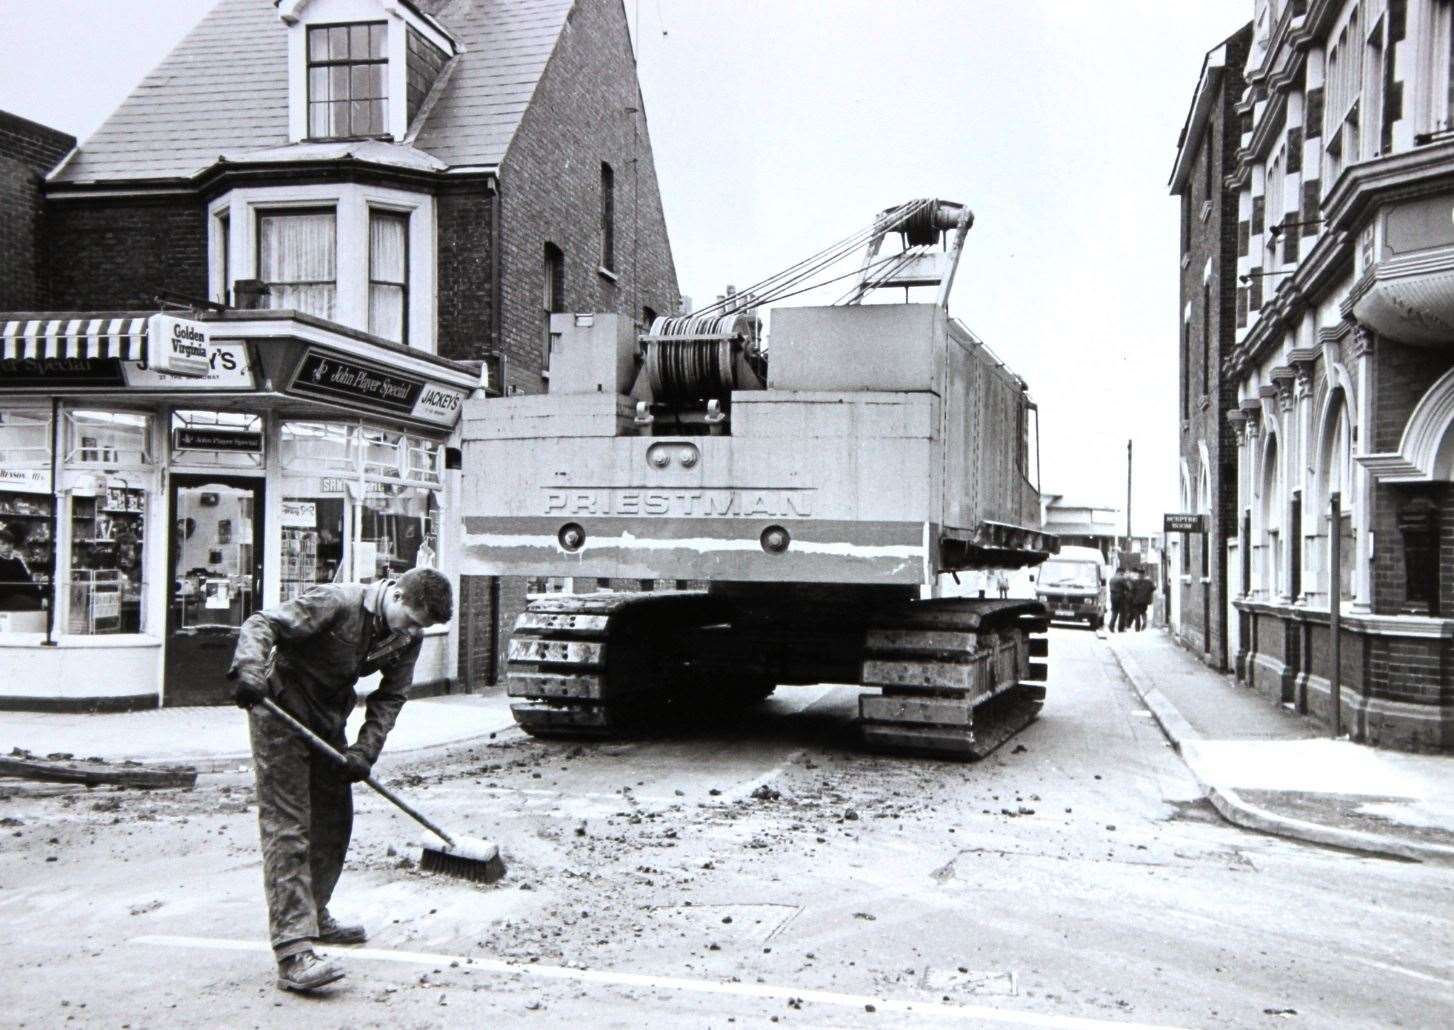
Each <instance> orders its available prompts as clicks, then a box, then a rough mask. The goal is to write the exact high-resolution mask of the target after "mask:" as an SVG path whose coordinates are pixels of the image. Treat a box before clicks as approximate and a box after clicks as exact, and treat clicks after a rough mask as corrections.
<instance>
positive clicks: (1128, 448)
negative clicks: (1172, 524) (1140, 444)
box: [1126, 440, 1131, 551]
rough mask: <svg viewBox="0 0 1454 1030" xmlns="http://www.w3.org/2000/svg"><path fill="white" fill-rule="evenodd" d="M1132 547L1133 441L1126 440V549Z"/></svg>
mask: <svg viewBox="0 0 1454 1030" xmlns="http://www.w3.org/2000/svg"><path fill="white" fill-rule="evenodd" d="M1130 549H1131V441H1130V440H1127V441H1126V550H1128V551H1129V550H1130Z"/></svg>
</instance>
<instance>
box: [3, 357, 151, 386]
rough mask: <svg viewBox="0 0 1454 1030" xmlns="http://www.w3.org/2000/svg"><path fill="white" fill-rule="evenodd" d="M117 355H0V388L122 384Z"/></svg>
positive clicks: (124, 383) (124, 382) (123, 380)
mask: <svg viewBox="0 0 1454 1030" xmlns="http://www.w3.org/2000/svg"><path fill="white" fill-rule="evenodd" d="M121 364H122V363H121V359H120V358H0V390H27V389H29V390H36V389H39V390H55V389H59V388H62V387H64V388H68V389H69V388H73V387H85V386H100V387H116V386H125V385H126V380H125V379H124V378H123V377H122V373H121Z"/></svg>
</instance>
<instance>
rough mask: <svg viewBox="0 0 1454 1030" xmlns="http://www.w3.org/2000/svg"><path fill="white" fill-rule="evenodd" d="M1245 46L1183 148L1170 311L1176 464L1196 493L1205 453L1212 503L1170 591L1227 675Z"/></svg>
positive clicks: (1190, 639)
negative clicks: (1175, 296) (1179, 264)
mask: <svg viewBox="0 0 1454 1030" xmlns="http://www.w3.org/2000/svg"><path fill="white" fill-rule="evenodd" d="M1251 38H1252V33H1251V27H1250V26H1248V27H1247V28H1244V29H1243V30H1242V31H1240V32H1238V33H1237V34H1236V35H1234V36H1233V37H1232V38H1230V39H1229V40H1227V42H1226V46H1227V62H1226V72H1225V74H1224V77H1223V79H1222V85H1221V89H1220V95H1219V96H1218V98H1217V105H1216V108H1215V109H1214V111H1213V113H1212V115H1211V117H1210V118H1209V120H1208V124H1207V130H1206V131H1207V134H1208V136H1207V139H1208V141H1209V142H1206V143H1201V144H1198V141H1196V140H1187V141H1186V142H1185V143H1184V146H1187V147H1197V146H1200V152H1199V153H1198V155H1197V159H1196V162H1195V167H1193V168H1192V169H1191V173H1190V174H1189V175H1188V176H1187V180H1186V184H1185V190H1186V193H1187V194H1188V195H1187V196H1184V197H1183V203H1182V205H1181V209H1182V218H1183V220H1187V219H1189V220H1190V224H1189V225H1186V224H1184V225H1183V226H1182V233H1183V238H1185V239H1186V240H1188V248H1187V251H1186V253H1187V255H1188V256H1187V260H1186V261H1185V263H1184V266H1183V268H1182V271H1181V290H1180V296H1179V303H1178V305H1177V310H1176V319H1177V322H1176V339H1177V341H1178V353H1179V354H1180V353H1182V352H1181V348H1180V340H1181V332H1182V312H1183V311H1185V310H1186V308H1187V305H1188V304H1189V305H1190V307H1191V321H1190V332H1189V341H1190V346H1189V347H1188V348H1187V349H1186V351H1185V353H1184V354H1183V356H1182V360H1181V364H1182V367H1181V370H1180V375H1181V379H1180V384H1179V385H1180V387H1181V388H1182V389H1184V390H1187V391H1188V392H1189V394H1190V405H1189V411H1188V415H1187V418H1186V420H1185V421H1184V422H1183V423H1182V425H1181V446H1180V455H1181V458H1182V460H1184V461H1185V463H1186V468H1187V469H1189V470H1190V475H1191V477H1192V479H1191V481H1192V489H1193V491H1200V471H1201V465H1202V457H1201V446H1200V444H1202V443H1205V444H1206V448H1207V460H1208V465H1209V467H1210V470H1211V475H1210V479H1211V492H1212V496H1211V498H1210V499H1209V500H1208V499H1206V498H1202V497H1200V496H1198V497H1197V498H1196V503H1197V508H1198V510H1201V509H1202V508H1203V507H1205V508H1207V509H1209V510H1210V512H1211V515H1210V518H1209V525H1208V534H1207V538H1206V542H1205V544H1203V542H1202V540H1201V539H1200V538H1198V537H1195V536H1187V537H1185V538H1184V543H1183V547H1184V548H1185V549H1187V551H1188V553H1189V568H1190V573H1191V582H1190V583H1186V584H1182V583H1180V582H1176V583H1174V585H1173V587H1172V589H1175V590H1180V591H1181V599H1180V600H1181V625H1182V627H1183V632H1182V634H1181V642H1182V643H1183V645H1184V646H1186V647H1188V648H1190V649H1193V650H1195V651H1196V652H1197V653H1198V654H1200V655H1201V656H1202V657H1203V658H1204V660H1206V661H1207V662H1208V663H1210V664H1212V665H1214V666H1216V667H1217V668H1222V669H1225V668H1227V663H1228V662H1229V661H1230V659H1231V657H1232V656H1230V655H1228V654H1227V627H1226V611H1227V569H1226V541H1227V540H1228V539H1229V538H1231V537H1235V536H1236V535H1237V530H1238V520H1237V443H1236V438H1235V436H1234V435H1233V434H1232V431H1231V427H1230V425H1229V424H1228V422H1227V420H1226V413H1227V412H1228V411H1229V410H1231V408H1233V407H1234V406H1235V405H1236V402H1237V387H1236V383H1235V382H1233V381H1232V380H1231V379H1229V378H1228V377H1226V376H1223V375H1222V373H1221V368H1222V359H1223V356H1224V355H1226V354H1228V353H1229V352H1230V351H1231V349H1232V346H1233V344H1234V340H1235V334H1236V320H1237V279H1236V275H1235V272H1236V268H1237V249H1238V221H1237V194H1236V191H1229V190H1227V189H1225V188H1224V186H1223V184H1222V180H1223V177H1224V176H1226V175H1227V174H1229V173H1230V172H1232V171H1233V170H1234V168H1235V167H1236V153H1237V148H1238V146H1239V145H1240V143H1241V139H1240V133H1241V128H1240V123H1239V116H1238V114H1237V112H1236V111H1235V110H1234V107H1233V105H1234V104H1235V102H1236V101H1237V99H1238V98H1239V97H1240V96H1241V93H1242V90H1243V86H1244V83H1243V81H1242V77H1241V69H1242V68H1243V66H1244V65H1245V64H1246V59H1247V51H1248V47H1249V46H1250V45H1251ZM1208 161H1212V162H1214V163H1215V164H1214V167H1213V168H1212V169H1211V181H1212V191H1211V194H1210V199H1211V210H1210V212H1209V213H1208V215H1207V217H1206V218H1205V219H1203V218H1202V217H1201V213H1202V210H1203V206H1204V201H1205V200H1206V199H1207V197H1208V194H1207V189H1206V182H1207V172H1208V169H1207V167H1206V163H1207V162H1208ZM1188 201H1189V202H1188ZM1208 259H1210V260H1211V262H1212V274H1211V277H1210V279H1209V280H1208V282H1209V284H1210V287H1211V290H1210V294H1209V295H1207V294H1204V292H1203V277H1202V272H1203V270H1204V269H1205V267H1206V264H1207V261H1208ZM1208 301H1209V302H1210V303H1209V304H1208ZM1204 349H1205V350H1206V356H1205V362H1204V360H1203V350H1204ZM1204 364H1205V367H1206V370H1207V373H1206V374H1205V375H1203V367H1204ZM1178 404H1180V395H1178ZM1204 546H1205V547H1206V548H1207V549H1208V550H1209V551H1210V553H1209V554H1208V555H1207V559H1208V561H1207V567H1208V569H1209V572H1210V579H1211V584H1210V587H1211V589H1210V591H1207V592H1204V590H1203V584H1202V582H1201V569H1202V549H1203V547H1204ZM1171 571H1172V575H1173V576H1179V575H1180V571H1181V570H1180V567H1179V565H1178V566H1173V568H1172V570H1171ZM1204 610H1205V613H1204Z"/></svg>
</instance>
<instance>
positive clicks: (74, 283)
mask: <svg viewBox="0 0 1454 1030" xmlns="http://www.w3.org/2000/svg"><path fill="white" fill-rule="evenodd" d="M46 218H47V234H46V244H45V248H44V255H43V264H42V268H43V269H44V276H45V278H44V281H45V284H46V290H45V296H44V298H43V300H44V304H45V306H46V307H47V308H50V309H53V310H57V311H61V310H86V309H89V310H102V311H104V310H107V309H111V310H116V309H124V308H136V307H145V306H148V305H149V304H150V303H151V302H152V297H153V296H154V295H155V294H156V292H157V291H159V290H172V291H175V292H179V293H185V294H189V295H191V296H195V297H205V296H207V235H206V222H205V215H204V211H203V205H202V201H201V200H200V199H198V198H196V197H182V198H166V199H156V200H151V199H146V200H143V199H127V200H124V201H123V200H104V201H93V200H52V201H51V202H50V204H49V206H48V211H47V215H46Z"/></svg>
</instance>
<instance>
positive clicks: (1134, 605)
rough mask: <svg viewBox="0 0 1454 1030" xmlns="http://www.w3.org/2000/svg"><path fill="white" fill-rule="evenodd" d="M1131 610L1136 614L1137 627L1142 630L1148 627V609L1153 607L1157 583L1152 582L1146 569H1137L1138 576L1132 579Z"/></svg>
mask: <svg viewBox="0 0 1454 1030" xmlns="http://www.w3.org/2000/svg"><path fill="white" fill-rule="evenodd" d="M1130 586H1131V610H1132V612H1133V613H1134V615H1135V619H1136V629H1137V631H1138V632H1139V631H1141V630H1143V629H1145V628H1146V609H1147V608H1149V607H1151V601H1152V598H1154V597H1155V596H1156V584H1155V583H1153V582H1151V577H1150V576H1148V575H1146V570H1145V569H1137V570H1136V578H1135V579H1134V580H1132V581H1131V584H1130Z"/></svg>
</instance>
